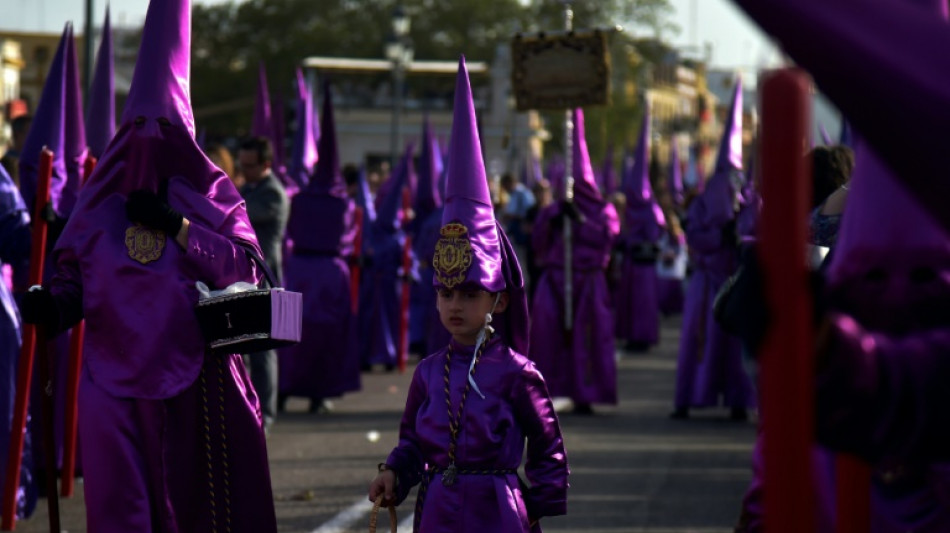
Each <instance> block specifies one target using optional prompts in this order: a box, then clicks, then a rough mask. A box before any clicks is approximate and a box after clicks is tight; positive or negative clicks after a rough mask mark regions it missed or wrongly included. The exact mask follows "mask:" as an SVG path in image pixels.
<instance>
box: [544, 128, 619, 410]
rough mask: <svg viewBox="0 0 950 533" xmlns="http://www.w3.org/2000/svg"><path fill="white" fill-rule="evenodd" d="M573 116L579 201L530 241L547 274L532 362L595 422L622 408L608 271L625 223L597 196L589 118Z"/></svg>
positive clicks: (560, 206)
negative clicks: (607, 407)
mask: <svg viewBox="0 0 950 533" xmlns="http://www.w3.org/2000/svg"><path fill="white" fill-rule="evenodd" d="M573 115H574V117H573V119H574V143H573V173H574V177H575V182H574V183H575V185H574V199H573V201H572V202H565V201H563V200H562V201H560V203H555V204H552V205H550V206H548V207H546V208H544V209H542V210H541V212H540V213H539V214H538V218H537V220H536V221H535V224H534V229H533V233H532V237H531V238H532V245H533V246H534V248H535V254H536V256H537V257H539V258H540V260H541V262H542V264H543V268H544V273H543V274H542V275H541V279H540V280H539V281H538V286H537V289H536V292H535V295H534V301H533V303H532V307H531V311H532V316H533V318H534V327H533V328H532V329H531V353H530V357H531V360H532V361H534V362H535V363H536V364H537V365H538V369H539V370H540V371H541V373H542V374H544V376H545V380H546V381H547V383H548V386H549V388H550V390H551V394H552V395H554V396H567V397H570V398H571V399H572V400H573V401H574V410H575V412H577V413H579V414H590V413H592V412H593V409H592V407H591V404H594V403H604V404H616V403H617V362H616V358H615V353H614V338H613V329H614V323H613V315H612V313H611V309H610V295H609V294H608V292H607V280H606V275H605V271H606V268H607V263H608V261H609V260H610V250H611V249H612V248H613V245H614V241H615V239H616V238H617V234H618V233H619V232H620V221H619V219H618V217H617V212H616V210H615V209H614V207H613V205H611V204H609V203H607V202H605V201H604V200H603V198H602V197H601V195H600V191H598V190H597V184H596V183H595V181H594V172H593V169H592V168H591V166H590V156H589V154H588V152H587V140H586V139H585V137H584V114H583V112H582V111H581V110H580V109H575V110H574V112H573ZM564 224H571V227H572V229H573V238H572V240H573V242H572V243H571V246H572V251H571V254H572V262H571V272H572V275H571V287H572V295H573V298H572V299H573V310H572V317H573V321H572V325H573V328H572V329H571V330H570V331H567V330H566V329H565V328H564V290H565V287H564V261H565V257H564V246H565V244H564V239H563V232H562V230H563V225H564Z"/></svg>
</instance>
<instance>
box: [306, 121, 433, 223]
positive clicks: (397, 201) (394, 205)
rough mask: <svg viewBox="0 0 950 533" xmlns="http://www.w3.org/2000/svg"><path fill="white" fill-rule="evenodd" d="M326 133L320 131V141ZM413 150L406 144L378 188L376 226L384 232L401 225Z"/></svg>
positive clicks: (411, 170) (412, 169) (411, 145)
mask: <svg viewBox="0 0 950 533" xmlns="http://www.w3.org/2000/svg"><path fill="white" fill-rule="evenodd" d="M324 120H325V119H324ZM327 134H328V133H327V132H326V131H324V132H322V134H321V135H320V139H321V142H322V140H323V138H324V137H326V136H327ZM414 150H415V146H414V145H413V144H412V143H410V144H409V145H407V146H406V150H405V151H404V152H403V155H402V158H401V159H400V160H399V164H398V165H396V169H395V170H394V171H393V172H392V173H391V174H390V175H389V179H387V180H386V182H385V183H383V185H381V186H380V188H379V191H378V194H379V198H378V199H377V202H376V204H377V205H376V227H377V228H379V229H380V230H382V231H384V232H393V231H395V230H396V229H398V228H400V227H402V220H400V214H401V213H402V207H403V189H405V188H406V187H407V186H408V184H409V176H410V175H411V174H413V173H415V169H414V166H413V164H412V153H413V151H414ZM318 164H319V163H318Z"/></svg>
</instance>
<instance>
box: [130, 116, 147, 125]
mask: <svg viewBox="0 0 950 533" xmlns="http://www.w3.org/2000/svg"><path fill="white" fill-rule="evenodd" d="M132 123H133V124H135V125H136V126H142V125H143V124H145V117H135V120H134V121H133V122H132Z"/></svg>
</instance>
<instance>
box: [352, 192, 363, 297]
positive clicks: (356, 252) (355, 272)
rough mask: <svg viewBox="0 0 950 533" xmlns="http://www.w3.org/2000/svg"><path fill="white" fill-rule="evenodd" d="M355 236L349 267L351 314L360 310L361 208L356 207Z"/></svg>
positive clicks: (354, 217) (354, 216)
mask: <svg viewBox="0 0 950 533" xmlns="http://www.w3.org/2000/svg"><path fill="white" fill-rule="evenodd" d="M353 219H354V222H355V224H356V235H354V236H353V258H354V259H355V261H353V266H352V267H350V309H352V310H353V314H354V315H355V314H356V313H358V312H359V310H360V275H361V273H362V272H361V270H362V269H361V268H360V262H359V260H360V258H362V256H363V208H362V207H357V208H356V210H355V211H354V213H353Z"/></svg>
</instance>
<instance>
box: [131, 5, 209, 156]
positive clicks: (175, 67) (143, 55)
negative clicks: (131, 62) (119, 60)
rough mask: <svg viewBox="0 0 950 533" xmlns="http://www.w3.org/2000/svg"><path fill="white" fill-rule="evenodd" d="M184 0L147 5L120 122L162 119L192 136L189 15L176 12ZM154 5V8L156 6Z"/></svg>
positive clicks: (193, 125) (193, 127)
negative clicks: (183, 129) (139, 118)
mask: <svg viewBox="0 0 950 533" xmlns="http://www.w3.org/2000/svg"><path fill="white" fill-rule="evenodd" d="M183 3H184V4H188V3H189V2H187V1H186V0H166V1H163V2H149V4H148V14H147V15H146V19H147V20H149V21H150V23H149V24H146V25H145V27H144V29H143V31H142V45H141V46H140V47H139V54H138V56H137V58H136V60H135V73H134V74H133V76H132V86H131V88H130V89H129V97H128V98H127V99H126V101H125V109H124V110H123V112H122V123H123V124H130V123H132V122H133V121H134V120H135V119H136V117H139V116H143V117H146V118H152V119H155V118H157V117H163V118H164V119H166V120H168V122H169V123H171V124H172V125H173V126H180V127H183V128H185V130H187V131H188V133H189V135H191V137H192V138H194V136H195V116H194V112H193V111H192V109H191V13H190V12H188V13H183V12H182V11H181V10H180V7H181V5H182V4H183ZM156 4H157V5H156Z"/></svg>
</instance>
